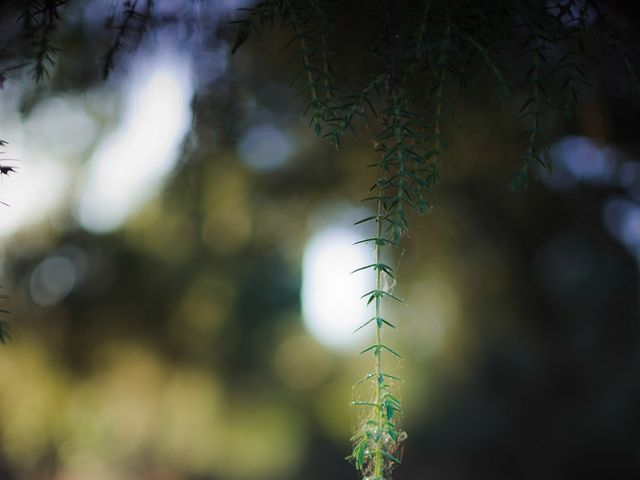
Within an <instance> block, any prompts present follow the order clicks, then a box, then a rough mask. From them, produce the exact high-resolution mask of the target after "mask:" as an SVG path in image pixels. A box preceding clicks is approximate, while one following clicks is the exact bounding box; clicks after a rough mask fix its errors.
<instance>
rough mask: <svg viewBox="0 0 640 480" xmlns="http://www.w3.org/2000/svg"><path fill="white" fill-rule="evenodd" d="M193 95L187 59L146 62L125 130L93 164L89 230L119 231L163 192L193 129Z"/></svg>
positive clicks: (83, 197)
mask: <svg viewBox="0 0 640 480" xmlns="http://www.w3.org/2000/svg"><path fill="white" fill-rule="evenodd" d="M193 91H194V87H193V79H192V73H191V64H190V60H189V59H188V57H187V56H184V55H180V54H177V53H158V54H157V55H156V56H155V57H152V58H148V59H145V60H144V61H141V62H140V64H139V65H138V66H137V69H135V70H134V72H133V73H132V80H131V90H130V91H129V93H128V96H127V101H126V102H125V105H126V106H127V112H126V113H125V118H124V121H123V123H122V125H121V127H120V128H119V129H118V130H117V131H116V132H114V133H113V134H112V135H111V136H109V137H107V138H105V140H103V142H102V143H101V144H100V145H99V146H98V148H97V149H96V152H95V154H94V155H93V157H92V158H91V160H90V162H89V166H88V170H87V174H86V177H87V178H86V180H85V181H84V182H83V188H82V191H81V192H80V196H79V204H78V209H77V217H78V219H79V221H80V223H81V224H82V226H83V227H85V228H87V229H88V230H91V231H93V232H98V233H104V232H109V231H112V230H115V229H117V228H118V227H120V226H121V225H122V224H123V223H124V222H125V221H126V219H127V217H128V216H129V215H130V214H132V213H133V212H135V211H136V210H138V209H139V208H140V207H142V206H143V205H144V203H145V202H146V201H148V200H149V199H150V198H151V197H152V196H153V195H154V194H155V192H157V190H158V188H159V187H160V186H161V184H162V183H163V181H164V180H165V178H166V177H167V175H168V174H169V173H170V172H171V171H172V170H173V168H174V166H175V164H176V163H177V160H178V158H179V153H180V145H181V143H182V141H183V139H184V136H185V135H186V134H187V132H188V131H189V128H190V127H191V99H192V97H193Z"/></svg>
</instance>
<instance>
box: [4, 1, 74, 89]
mask: <svg viewBox="0 0 640 480" xmlns="http://www.w3.org/2000/svg"><path fill="white" fill-rule="evenodd" d="M68 1H69V0H25V1H20V2H18V4H17V9H18V20H20V21H21V22H22V27H23V31H24V33H25V35H26V37H27V40H28V42H29V45H30V48H31V51H30V53H29V57H30V58H31V61H32V62H33V69H32V73H33V78H34V80H35V81H36V82H38V83H39V82H41V81H42V80H44V79H46V78H48V77H49V69H50V68H51V67H52V66H53V65H54V64H55V55H56V53H57V51H58V48H57V47H56V46H55V45H54V44H53V36H54V34H55V31H56V29H57V28H58V24H59V23H60V11H61V9H62V7H64V6H65V5H66V4H67V3H68ZM13 68H16V67H13ZM18 68H19V67H18Z"/></svg>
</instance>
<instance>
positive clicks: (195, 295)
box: [0, 0, 640, 480]
mask: <svg viewBox="0 0 640 480" xmlns="http://www.w3.org/2000/svg"><path fill="white" fill-rule="evenodd" d="M245 4H247V2H241V1H237V0H236V1H234V0H225V1H221V2H169V1H164V2H156V5H155V9H156V14H155V18H156V20H155V23H154V24H153V25H151V28H150V29H149V31H148V32H147V34H145V35H144V36H143V37H141V38H140V39H127V41H128V42H129V44H128V46H129V47H132V46H133V43H138V42H139V45H138V48H137V49H136V50H135V52H127V51H124V52H121V53H120V54H119V55H118V56H117V58H116V59H115V65H116V66H115V69H114V71H113V73H112V74H111V76H110V77H109V79H108V80H106V81H103V80H101V78H100V60H101V57H100V56H99V55H97V54H96V52H103V51H104V49H105V45H107V46H108V44H109V42H110V41H112V39H113V32H112V31H110V30H105V29H103V23H104V18H105V17H106V16H109V15H110V14H112V13H113V11H114V10H113V9H114V8H115V6H114V5H115V4H113V5H112V4H111V3H110V2H102V1H93V2H85V4H81V3H80V4H77V5H76V4H73V3H71V4H69V5H68V6H67V7H66V14H65V20H64V22H65V24H64V28H61V29H60V30H59V32H58V34H57V37H56V42H57V44H58V46H59V47H60V50H61V51H63V52H66V53H65V54H64V55H60V57H59V58H58V65H57V66H56V68H55V69H54V71H52V75H51V79H50V81H49V82H46V83H43V84H39V85H37V86H36V85H34V83H33V81H32V79H31V76H30V74H29V73H28V72H23V74H21V75H20V74H18V75H15V76H13V77H11V78H9V79H7V80H6V81H5V82H4V85H3V89H2V90H1V91H0V109H1V111H2V116H1V117H0V134H1V136H2V138H3V139H4V140H7V141H8V142H9V144H8V145H7V146H5V147H4V151H5V152H4V154H3V157H4V158H5V159H6V160H5V163H7V162H8V163H10V164H11V165H13V166H15V167H16V170H17V173H16V174H15V175H11V176H10V177H3V178H2V179H1V181H2V183H1V185H0V201H2V202H4V203H6V204H7V206H0V249H1V254H0V279H1V280H0V283H1V285H2V293H3V294H5V295H7V296H8V297H9V298H8V299H4V300H1V302H2V305H1V308H3V309H7V310H10V311H11V314H10V315H5V316H3V319H4V320H8V321H10V323H11V327H10V334H11V337H12V339H11V341H10V342H9V343H7V344H6V345H3V346H1V347H0V479H3V480H17V479H21V480H36V479H38V480H40V479H42V480H80V479H82V480H88V479H90V480H112V479H113V480H116V479H118V480H128V479H145V480H174V479H176V480H177V479H184V480H218V479H220V480H270V479H281V480H287V479H291V480H293V479H306V480H315V479H318V480H320V479H350V478H355V477H356V474H355V472H354V471H353V469H352V467H351V466H350V465H349V463H348V462H347V461H345V460H344V457H345V456H346V455H348V453H349V451H350V446H349V436H350V432H351V430H352V428H353V426H354V425H355V424H356V423H357V421H358V418H357V412H356V411H354V409H353V408H352V407H350V406H349V402H350V401H351V400H354V399H358V398H362V397H363V396H366V394H367V392H366V391H362V390H360V389H359V388H354V387H353V385H354V383H355V382H356V381H357V380H358V379H359V378H361V377H362V376H363V375H364V374H365V373H366V372H367V371H368V369H369V368H370V365H369V363H370V358H358V357H357V356H356V354H357V352H358V351H359V349H361V347H362V345H364V344H365V343H366V342H367V340H368V334H367V332H364V333H363V334H362V335H353V334H352V333H351V332H352V330H353V328H354V325H357V324H358V323H359V321H360V320H361V319H362V318H365V317H366V315H367V312H366V311H365V308H364V306H363V305H362V304H361V303H360V301H359V300H358V297H359V295H360V294H361V293H363V292H364V291H366V289H367V285H368V282H369V280H367V278H366V274H365V275H360V276H358V275H353V276H349V275H348V272H349V271H351V270H352V269H353V268H356V267H357V266H361V265H363V264H365V262H368V259H369V258H372V257H371V255H372V251H371V250H370V248H369V247H366V246H353V245H352V244H353V242H355V241H357V240H359V239H361V238H364V235H366V233H367V232H366V231H365V230H363V229H362V228H361V227H354V226H353V225H352V224H353V222H354V221H356V220H358V219H360V218H362V217H365V216H367V215H368V211H367V207H366V206H365V205H364V204H362V203H361V202H360V198H362V197H364V196H366V192H367V190H368V188H369V186H370V185H371V184H372V183H373V181H374V178H375V172H373V171H371V169H369V170H367V169H365V168H364V167H365V165H366V164H369V163H372V162H373V161H375V153H372V152H373V148H372V145H371V143H370V140H368V138H367V136H366V134H365V135H363V136H362V137H361V138H360V139H352V140H349V141H347V142H345V144H344V147H343V148H342V149H341V150H340V152H336V151H335V149H333V148H332V147H331V146H329V145H328V144H326V143H325V142H323V141H321V140H318V139H317V138H315V137H314V136H313V134H312V133H311V132H310V131H309V130H308V128H307V121H306V120H305V119H303V118H302V117H301V112H303V111H304V99H303V98H301V96H300V95H299V93H297V92H296V90H295V89H294V88H293V89H292V88H291V86H290V81H291V73H292V72H294V71H295V65H290V64H287V62H286V58H285V57H286V55H285V56H282V55H281V54H280V52H279V50H280V46H281V45H282V43H283V41H284V40H285V39H286V33H282V32H278V31H277V30H276V31H275V32H274V33H273V35H269V34H266V35H264V36H263V40H262V43H260V42H258V41H257V40H256V39H253V40H251V41H249V42H248V43H247V44H246V45H244V46H243V47H242V49H241V50H240V51H239V52H238V53H236V54H235V55H234V56H230V55H229V49H230V48H229V46H230V42H232V40H233V29H231V28H230V26H229V25H228V22H229V21H230V20H231V19H232V18H235V15H236V14H235V13H234V12H235V9H236V8H239V7H242V6H244V5H245ZM3 18H4V20H3V22H4V28H9V27H8V25H10V22H12V21H14V20H13V19H12V18H11V17H10V16H5V17H3ZM354 31H357V29H356V30H354ZM352 33H353V32H352ZM125 50H126V49H125ZM353 61H354V62H355V65H356V67H354V68H358V66H359V64H358V61H361V62H366V59H358V58H354V59H353ZM362 68H366V67H364V66H362ZM592 79H593V83H594V88H593V89H592V91H590V92H589V93H585V95H584V97H583V101H582V104H581V107H580V111H579V112H578V113H579V114H578V116H577V117H576V118H575V119H573V120H570V121H558V122H556V124H554V125H552V126H551V130H552V132H553V136H552V137H553V139H554V143H553V145H552V148H551V152H550V155H551V158H552V160H553V170H552V172H551V173H549V172H542V171H541V172H539V173H540V181H539V182H537V183H534V184H533V185H531V186H530V188H529V190H528V191H527V192H525V193H524V194H522V193H520V194H515V193H512V192H510V191H509V190H508V188H507V185H508V184H509V180H510V178H511V175H512V173H513V171H514V168H515V165H514V162H513V159H515V158H517V156H518V154H519V152H520V151H521V148H522V144H520V143H519V142H518V138H517V135H516V134H517V128H515V127H514V125H513V120H512V118H513V112H512V111H510V110H509V109H504V108H502V109H501V108H500V106H499V105H497V102H495V101H494V99H493V96H492V94H491V92H486V93H487V94H486V95H481V94H480V95H479V94H477V93H474V94H468V95H464V94H463V95H462V97H461V98H460V100H459V102H458V103H457V104H456V105H455V110H456V113H457V119H458V122H459V123H460V124H462V125H463V127H462V128H457V127H455V126H450V127H449V129H448V136H449V138H450V143H451V149H450V152H449V154H448V158H447V161H446V164H444V165H442V173H441V182H440V185H439V187H438V188H437V190H436V192H435V193H434V194H433V195H432V197H431V200H432V204H433V205H434V207H435V208H433V210H432V211H431V212H430V213H429V214H428V215H426V216H425V217H422V218H412V223H411V235H410V237H409V238H407V239H406V241H405V245H404V246H405V247H406V251H405V252H404V253H403V254H402V255H400V256H398V257H397V258H395V259H394V260H393V261H394V262H395V263H396V264H397V266H398V276H399V283H398V285H397V286H396V290H395V292H396V293H397V294H399V295H400V296H402V297H403V298H404V299H405V300H406V303H407V305H406V306H390V307H389V308H390V309H391V312H390V316H392V317H393V318H395V319H396V320H397V322H396V323H397V324H398V325H399V329H398V331H397V332H396V333H394V334H392V335H391V336H390V337H391V338H389V343H390V344H392V345H395V346H396V347H397V349H398V350H399V351H401V352H402V354H403V356H404V360H403V361H402V362H397V365H394V368H395V369H396V370H397V372H398V373H399V375H400V376H402V378H403V379H404V382H403V384H402V385H401V386H400V389H399V396H400V398H401V399H402V401H403V404H404V408H405V414H404V418H403V426H404V428H405V429H406V430H407V432H408V435H409V436H408V439H407V441H406V442H405V447H404V459H405V461H404V463H403V464H402V465H400V466H399V467H398V468H397V470H396V474H395V476H396V478H398V479H404V480H411V479H414V480H418V479H425V478H429V479H433V480H458V479H534V478H535V479H572V478H585V477H587V478H590V477H592V476H593V477H595V476H598V477H601V478H607V479H617V478H620V479H630V478H640V317H639V313H640V312H639V306H640V304H639V300H640V298H639V283H638V262H639V260H640V163H639V159H640V148H639V147H640V145H639V142H638V140H639V137H638V134H637V118H638V104H637V103H635V102H634V101H632V100H631V99H630V98H629V97H628V96H627V94H626V90H625V85H624V78H623V76H622V74H621V73H620V72H619V70H617V69H614V68H613V67H612V65H609V64H602V65H600V66H596V67H594V73H593V77H592ZM11 159H13V160H11Z"/></svg>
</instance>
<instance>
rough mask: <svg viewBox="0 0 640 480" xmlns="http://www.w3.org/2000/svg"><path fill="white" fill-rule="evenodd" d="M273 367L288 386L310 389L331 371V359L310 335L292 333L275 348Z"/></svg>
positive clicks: (320, 382)
mask: <svg viewBox="0 0 640 480" xmlns="http://www.w3.org/2000/svg"><path fill="white" fill-rule="evenodd" d="M274 368H275V370H276V373H277V374H278V376H279V377H280V379H281V380H282V381H283V382H284V384H285V385H287V386H288V387H290V388H293V389H311V388H317V387H318V386H320V385H321V384H322V383H323V382H324V381H325V380H326V378H327V377H328V375H329V374H330V373H331V369H332V359H331V357H330V356H329V354H328V353H327V351H326V350H325V349H324V348H322V347H321V346H320V345H319V344H318V343H317V342H316V341H315V340H313V339H312V338H311V337H310V336H308V335H292V336H289V337H286V338H285V339H284V340H283V341H282V343H281V344H280V345H279V347H278V349H277V350H276V353H275V357H274Z"/></svg>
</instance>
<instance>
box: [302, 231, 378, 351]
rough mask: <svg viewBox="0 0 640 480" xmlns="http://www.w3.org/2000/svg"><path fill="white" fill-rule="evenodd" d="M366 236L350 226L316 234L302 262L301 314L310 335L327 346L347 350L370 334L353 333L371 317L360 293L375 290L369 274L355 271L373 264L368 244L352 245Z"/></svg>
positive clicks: (371, 308) (365, 330) (363, 331)
mask: <svg viewBox="0 0 640 480" xmlns="http://www.w3.org/2000/svg"><path fill="white" fill-rule="evenodd" d="M361 239H362V237H361V236H358V234H357V233H356V232H355V231H354V229H353V228H351V229H349V228H347V227H328V228H326V229H323V230H320V231H318V233H316V234H315V235H314V236H313V237H312V238H311V240H310V241H309V243H308V244H307V246H306V249H305V252H304V258H303V266H302V269H303V270H302V271H303V280H302V313H303V316H304V322H305V325H306V327H307V329H308V330H309V332H310V333H311V334H312V335H313V336H314V337H315V338H316V339H317V340H318V341H319V342H320V343H322V344H323V345H324V346H326V347H328V348H331V349H334V350H349V349H352V348H354V347H356V346H359V345H361V344H362V343H363V341H364V338H366V337H367V335H368V334H369V333H370V332H368V331H367V329H362V330H360V331H359V332H358V333H357V334H354V330H355V329H356V328H357V327H358V326H360V325H361V324H362V323H364V322H366V321H367V320H368V319H369V318H371V317H372V316H373V307H372V306H369V307H367V306H366V304H365V300H363V299H361V298H360V297H361V295H363V294H364V293H366V292H367V291H369V290H372V289H373V285H374V281H373V275H371V272H370V271H368V270H367V271H363V272H356V273H353V274H352V273H351V272H352V271H353V270H355V269H357V268H359V267H362V266H365V265H368V264H370V263H372V261H373V252H372V249H371V247H370V246H367V245H354V243H355V242H357V241H358V240H361Z"/></svg>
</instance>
